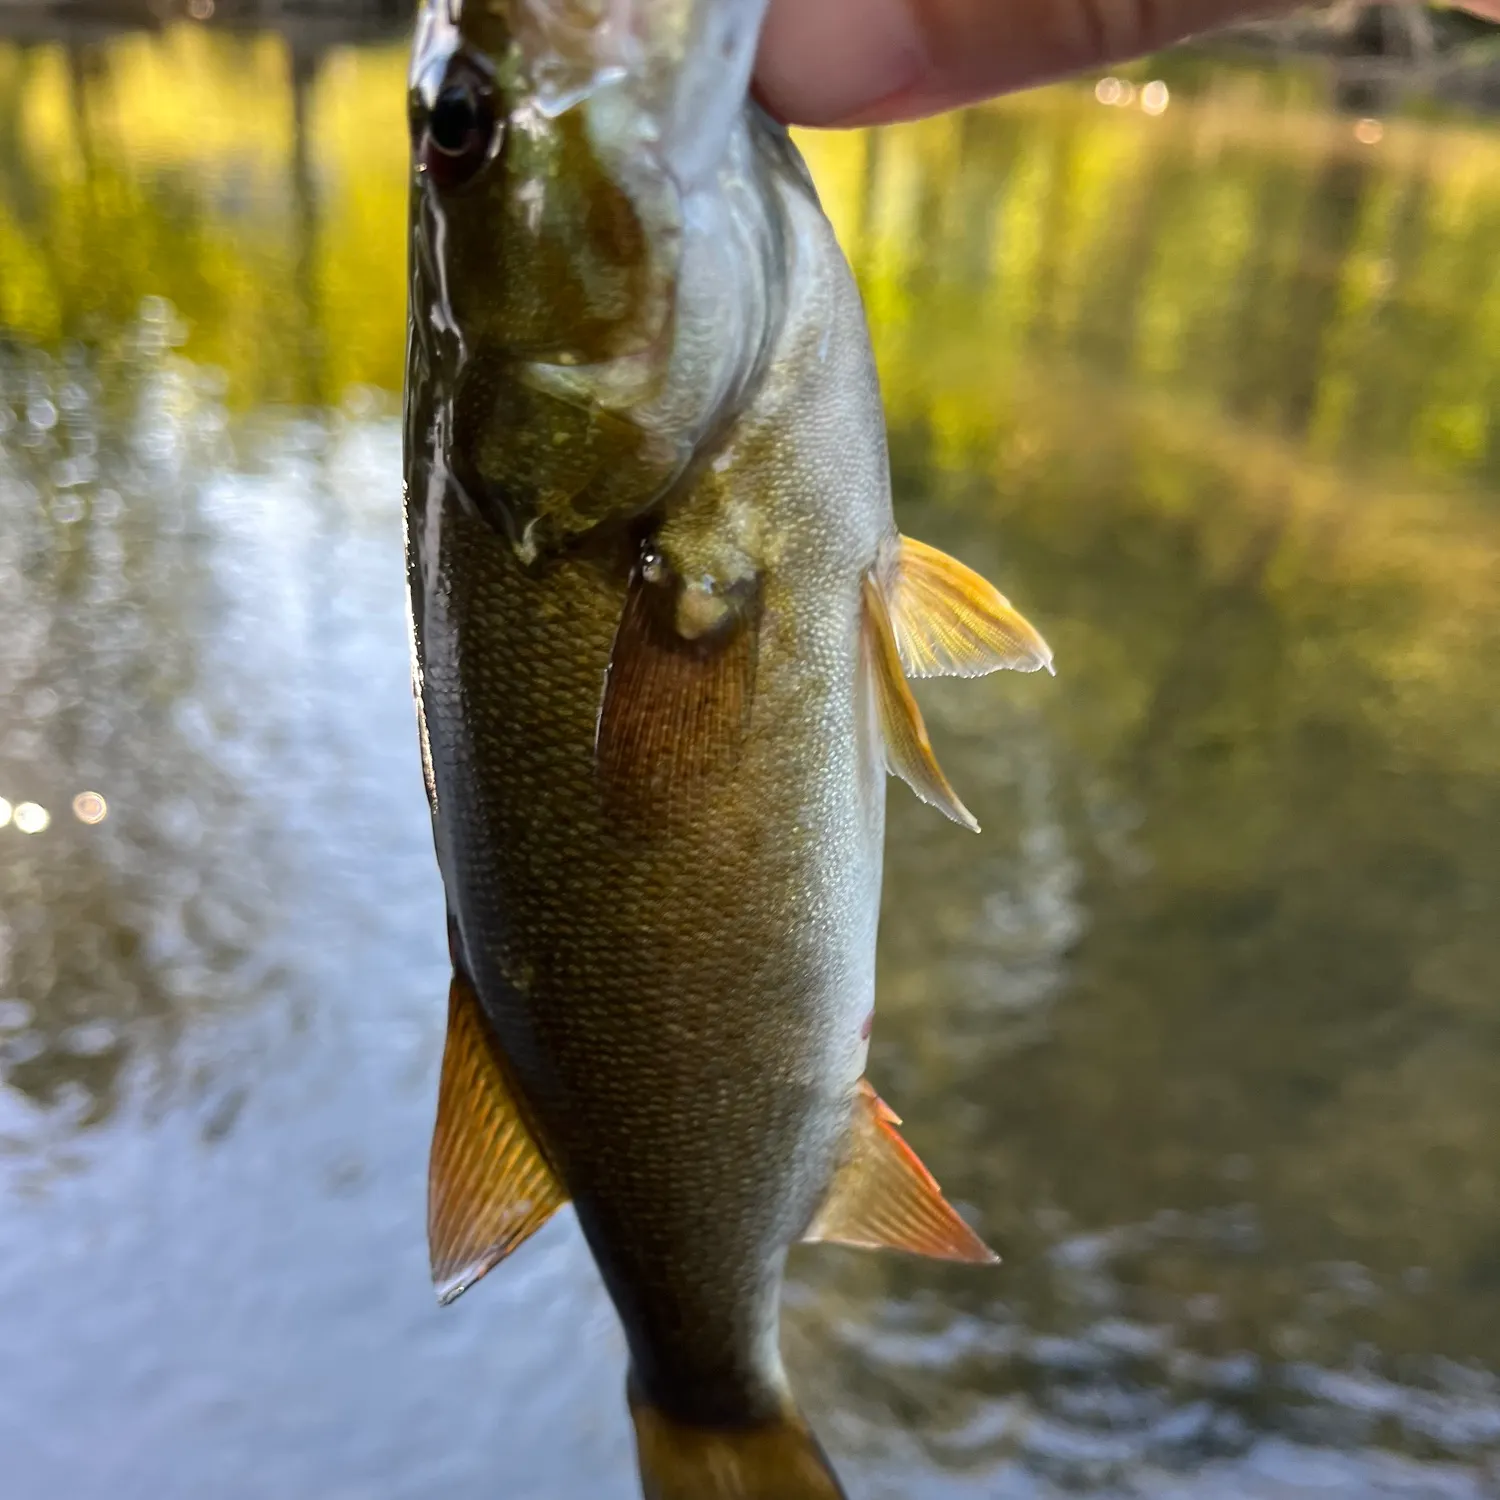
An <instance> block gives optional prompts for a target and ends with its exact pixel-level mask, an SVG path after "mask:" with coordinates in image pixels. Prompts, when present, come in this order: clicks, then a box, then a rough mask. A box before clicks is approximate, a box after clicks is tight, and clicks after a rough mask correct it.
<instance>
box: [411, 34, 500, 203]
mask: <svg viewBox="0 0 1500 1500" xmlns="http://www.w3.org/2000/svg"><path fill="white" fill-rule="evenodd" d="M498 135H499V129H498V121H497V120H496V118H495V100H494V95H493V93H492V92H491V89H490V85H489V80H488V79H487V78H486V77H485V76H484V75H483V74H482V73H481V72H480V71H479V70H478V69H477V68H475V67H474V66H473V65H472V64H471V63H468V62H466V61H464V60H463V59H462V58H455V59H454V61H453V63H452V64H451V65H450V66H449V68H448V72H447V75H446V77H445V78H444V79H443V82H442V86H441V87H440V88H439V89H438V92H437V97H436V98H435V99H434V100H433V101H432V105H431V107H430V108H429V109H428V110H427V112H426V119H425V121H424V122H423V128H422V132H421V136H420V140H419V142H418V148H417V149H418V159H419V161H420V162H421V165H422V168H423V169H424V170H425V171H427V172H430V173H431V174H432V176H433V177H434V178H435V179H436V181H437V183H438V185H439V186H440V187H460V186H462V185H463V184H464V183H466V182H467V181H469V179H470V178H471V177H473V176H474V175H475V173H477V172H478V171H479V169H480V168H481V167H482V166H483V165H484V164H485V163H486V162H487V161H488V160H489V159H490V157H491V156H492V155H493V154H494V148H495V143H496V139H497V137H498Z"/></svg>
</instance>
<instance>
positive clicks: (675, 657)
mask: <svg viewBox="0 0 1500 1500" xmlns="http://www.w3.org/2000/svg"><path fill="white" fill-rule="evenodd" d="M675 604H676V598H675V584H674V581H673V580H672V579H670V578H669V577H668V578H663V577H662V576H661V575H660V574H659V573H654V572H653V571H652V569H651V568H650V567H647V566H642V567H637V568H636V570H635V572H634V574H633V575H632V577H631V581H630V588H629V590H628V592H627V593H626V596H625V608H624V610H623V611H622V612H621V615H620V623H619V626H618V628H617V629H616V631H615V641H614V647H613V649H612V650H611V652H610V659H609V672H608V675H607V676H606V678H605V684H604V697H603V700H602V701H601V703H600V706H599V723H598V729H597V732H596V735H595V740H594V758H595V764H596V765H597V766H598V769H599V775H600V779H601V781H602V782H603V784H604V787H605V791H606V794H607V795H608V796H609V797H610V798H611V800H612V801H616V802H622V803H625V804H627V805H633V806H635V807H637V808H638V809H641V810H654V809H659V808H660V807H662V806H663V805H664V804H666V803H670V802H675V801H679V800H680V799H681V797H682V795H683V794H684V793H685V792H690V791H691V789H692V787H693V786H694V785H695V784H697V783H698V782H700V781H702V780H703V779H704V778H705V777H707V776H710V775H712V774H714V773H715V772H717V771H721V770H723V769H726V768H727V767H730V766H732V765H733V764H734V763H735V762H736V761H737V760H738V758H739V755H740V751H741V749H742V748H743V745H744V739H745V734H746V731H747V730H748V728H749V720H750V704H751V696H752V694H753V692H754V688H755V658H756V643H757V629H756V624H757V622H756V619H755V600H754V598H749V597H741V598H738V599H736V600H735V601H734V602H733V607H732V608H729V609H727V610H726V611H725V620H724V624H723V626H722V628H718V629H714V630H712V631H709V632H707V633H705V634H703V635H700V636H698V637H697V638H696V639H688V638H687V637H685V636H683V635H682V634H680V633H679V632H678V630H677V628H676V626H675V624H674V607H675Z"/></svg>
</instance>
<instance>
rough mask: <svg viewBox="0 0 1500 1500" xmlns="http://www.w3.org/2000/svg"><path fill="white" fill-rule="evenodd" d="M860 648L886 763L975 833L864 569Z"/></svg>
mask: <svg viewBox="0 0 1500 1500" xmlns="http://www.w3.org/2000/svg"><path fill="white" fill-rule="evenodd" d="M862 629H863V634H864V651H865V665H866V670H867V671H868V672H869V674H870V681H871V685H872V686H873V688H874V692H875V706H876V710H877V712H878V713H879V715H880V732H881V735H882V737H883V738H884V740H885V763H886V765H887V766H888V767H889V768H890V770H892V771H894V772H895V773H896V775H897V776H899V777H900V778H901V779H902V780H903V781H904V782H905V783H906V784H907V786H909V787H910V788H911V789H912V791H914V792H915V793H916V794H917V796H919V797H920V798H921V799H922V800H923V801H924V802H930V803H931V804H932V805H933V806H934V807H935V808H937V809H938V810H939V811H940V812H942V813H946V814H947V816H948V817H950V818H952V819H953V821H954V822H955V823H961V824H963V826H964V827H965V828H972V829H973V830H974V832H975V833H978V832H979V824H978V823H976V822H975V821H974V814H973V813H971V812H970V811H969V809H968V808H967V807H965V806H964V805H963V803H962V802H960V801H959V800H958V793H957V792H955V791H954V790H953V788H952V787H951V786H949V785H948V778H947V777H946V776H944V775H943V769H942V767H941V766H940V765H938V763H937V757H936V756H935V755H934V754H933V753H932V741H931V740H929V739H928V738H927V726H926V725H925V724H924V723H923V722H922V710H921V709H919V708H918V707H917V700H916V699H915V698H913V697H912V695H911V689H910V688H909V687H907V685H906V674H905V673H904V672H903V671H902V668H901V657H900V654H899V653H898V652H897V650H896V637H895V635H894V634H893V632H892V629H891V617H890V614H889V612H888V611H887V610H886V607H885V596H884V595H883V594H882V593H881V590H880V585H879V584H878V583H876V582H875V580H874V578H873V577H871V576H870V575H869V574H868V573H867V574H866V575H865V580H864V619H863V622H862Z"/></svg>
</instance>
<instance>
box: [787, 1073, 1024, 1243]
mask: <svg viewBox="0 0 1500 1500" xmlns="http://www.w3.org/2000/svg"><path fill="white" fill-rule="evenodd" d="M900 1123H901V1121H900V1119H899V1117H898V1116H896V1115H895V1114H893V1113H892V1112H891V1110H890V1108H889V1107H888V1106H887V1105H886V1104H885V1102H884V1101H883V1100H882V1099H881V1098H880V1096H879V1095H878V1094H877V1093H876V1092H875V1090H874V1089H872V1088H871V1087H870V1085H869V1083H868V1082H867V1081H866V1080H865V1079H863V1078H862V1079H860V1081H859V1089H858V1092H857V1093H856V1095H855V1099H854V1115H853V1118H852V1120H851V1121H850V1126H849V1139H848V1145H847V1146H846V1148H845V1153H844V1158H843V1161H842V1163H841V1164H840V1166H839V1169H838V1171H837V1172H836V1173H835V1174H834V1179H833V1185H832V1186H831V1187H830V1188H829V1190H828V1196H827V1198H826V1199H825V1200H824V1202H823V1206H822V1207H821V1208H820V1209H819V1210H818V1213H817V1217H816V1218H814V1220H813V1222H812V1224H811V1225H810V1226H809V1228H808V1230H807V1233H806V1234H805V1235H804V1236H803V1238H804V1239H806V1240H813V1241H819V1240H821V1241H826V1242H829V1243H832V1244H838V1245H855V1246H859V1247H861V1248H863V1249H867V1250H881V1249H891V1250H905V1251H908V1252H910V1253H911V1254H912V1255H927V1256H931V1257H933V1258H934V1259H936V1260H957V1261H968V1262H971V1263H975V1264H991V1265H992V1264H994V1263H995V1262H996V1261H998V1260H999V1259H1000V1257H999V1256H998V1255H996V1254H995V1252H994V1251H993V1250H991V1249H990V1247H989V1246H988V1245H986V1244H985V1243H984V1241H983V1240H981V1239H980V1238H979V1236H978V1235H977V1234H975V1233H974V1231H973V1230H972V1229H970V1228H969V1226H968V1225H967V1224H965V1223H964V1221H963V1220H962V1219H961V1218H960V1217H959V1216H958V1211H957V1210H956V1209H955V1208H954V1207H953V1205H952V1204H951V1203H949V1202H948V1200H947V1199H946V1198H945V1197H943V1190H942V1189H941V1188H940V1187H939V1186H938V1185H937V1180H936V1179H935V1178H934V1177H933V1175H932V1173H931V1172H929V1171H928V1170H927V1168H926V1167H924V1166H923V1165H922V1163H921V1160H920V1159H919V1158H918V1156H917V1153H916V1152H915V1151H913V1150H912V1149H911V1147H910V1146H908V1145H907V1144H906V1142H905V1141H904V1140H902V1139H901V1136H900V1135H899V1134H898V1133H897V1130H896V1126H897V1125H899V1124H900Z"/></svg>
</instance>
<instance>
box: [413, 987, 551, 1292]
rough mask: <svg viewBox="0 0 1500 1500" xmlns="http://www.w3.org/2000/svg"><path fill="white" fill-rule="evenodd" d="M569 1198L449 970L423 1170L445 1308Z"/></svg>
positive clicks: (486, 1032)
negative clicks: (444, 1035)
mask: <svg viewBox="0 0 1500 1500" xmlns="http://www.w3.org/2000/svg"><path fill="white" fill-rule="evenodd" d="M565 1202H567V1194H566V1193H565V1192H564V1191H563V1187H562V1184H561V1183H560V1182H559V1181H558V1179H557V1177H556V1175H555V1174H554V1173H553V1171H552V1169H551V1167H549V1166H548V1165H547V1163H546V1161H545V1159H544V1158H543V1156H542V1153H541V1151H540V1150H539V1149H538V1147H537V1144H536V1141H535V1140H534V1139H533V1137H532V1135H531V1132H530V1131H529V1130H528V1129H527V1127H526V1124H525V1122H524V1121H523V1120H522V1118H521V1113H520V1110H519V1109H518V1107H517V1103H516V1096H515V1092H514V1090H513V1089H512V1088H511V1086H510V1084H509V1082H508V1081H507V1079H506V1076H505V1069H504V1066H503V1064H502V1062H501V1059H500V1052H499V1048H498V1047H497V1046H496V1044H495V1041H494V1038H493V1037H492V1036H491V1035H490V1028H489V1023H488V1022H487V1021H486V1020H485V1018H484V1014H483V1012H482V1011H481V1010H480V1008H479V997H478V995H476V994H475V993H474V987H473V985H472V984H470V983H469V981H468V980H467V979H466V978H465V977H464V976H463V975H462V974H460V973H455V974H454V976H453V983H452V986H451V987H450V989H449V992H448V1040H447V1042H446V1044H445V1045H444V1047H443V1074H442V1081H441V1083H440V1084H439V1085H438V1112H437V1125H436V1127H435V1128H434V1130H433V1132H432V1156H431V1159H430V1162H429V1165H428V1172H427V1248H428V1254H429V1256H430V1258H431V1263H432V1281H433V1285H434V1286H436V1287H437V1291H438V1300H439V1301H440V1302H442V1303H444V1304H447V1303H449V1302H452V1301H453V1299H454V1298H455V1297H457V1296H459V1295H460V1293H462V1292H466V1291H467V1290H468V1289H469V1288H470V1287H471V1286H473V1285H474V1283H475V1282H476V1281H478V1280H479V1278H480V1277H481V1276H483V1275H484V1274H485V1273H486V1272H487V1271H490V1270H492V1269H493V1268H494V1267H495V1266H497V1265H498V1264H499V1263H500V1262H501V1261H502V1260H504V1259H505V1257H506V1256H507V1255H509V1254H510V1252H511V1251H512V1250H514V1249H515V1248H516V1246H517V1245H519V1244H521V1242H522V1241H523V1240H525V1239H527V1238H528V1237H529V1236H531V1235H532V1234H535V1233H536V1231H537V1230H538V1229H540V1228H541V1227H542V1225H543V1224H545V1223H546V1222H547V1220H548V1219H550V1218H551V1217H552V1215H553V1214H554V1213H556V1212H557V1210H558V1209H559V1208H560V1207H562V1205H563V1204H564V1203H565Z"/></svg>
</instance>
